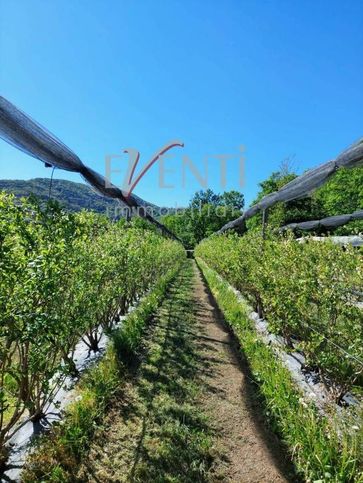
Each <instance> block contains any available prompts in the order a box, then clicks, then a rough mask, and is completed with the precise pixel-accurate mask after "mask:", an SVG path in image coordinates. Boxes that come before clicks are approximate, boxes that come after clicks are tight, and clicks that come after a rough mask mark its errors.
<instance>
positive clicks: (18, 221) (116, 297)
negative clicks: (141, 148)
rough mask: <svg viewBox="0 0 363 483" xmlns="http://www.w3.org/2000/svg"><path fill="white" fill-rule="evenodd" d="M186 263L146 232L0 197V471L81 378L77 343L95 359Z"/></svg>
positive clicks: (174, 246) (170, 245) (179, 251)
mask: <svg viewBox="0 0 363 483" xmlns="http://www.w3.org/2000/svg"><path fill="white" fill-rule="evenodd" d="M184 256H185V255H184V250H183V248H182V247H181V245H180V244H178V243H176V242H173V241H171V240H167V239H165V238H162V237H161V236H159V235H158V234H156V233H155V232H153V231H151V230H149V229H147V228H145V227H143V226H137V224H136V225H135V224H134V225H132V224H131V225H130V224H127V223H125V222H123V221H121V222H119V223H111V222H109V221H108V220H107V219H106V218H103V217H100V216H98V215H96V214H92V213H87V212H83V213H78V214H71V213H65V212H64V211H62V210H61V209H60V208H59V207H57V206H56V205H52V204H48V206H47V207H45V208H44V207H42V208H41V207H40V206H39V205H38V204H37V203H36V202H35V201H34V200H33V201H32V200H31V201H25V200H24V201H22V202H19V201H15V200H14V198H12V197H10V196H8V195H5V194H1V193H0V463H1V454H3V456H5V446H4V445H5V443H6V442H7V441H8V440H9V439H10V438H11V437H12V435H13V434H14V432H15V431H17V430H18V428H19V426H20V421H22V422H25V421H26V420H29V419H30V420H33V421H35V420H37V419H39V418H41V417H42V416H43V412H44V408H45V407H46V405H47V403H48V402H49V401H50V400H51V399H52V397H53V395H54V393H55V392H56V390H57V388H58V387H59V386H60V384H62V381H63V380H64V378H65V377H66V376H67V375H69V374H71V375H75V373H76V366H75V363H74V360H73V356H74V351H75V347H76V344H77V343H78V342H79V340H80V339H82V340H83V341H84V342H85V343H86V344H87V345H88V347H89V349H90V350H94V351H96V350H97V349H98V343H99V341H100V337H101V334H102V332H103V331H109V330H112V328H113V325H114V323H115V321H117V320H119V317H120V315H123V314H125V313H126V312H127V310H128V308H129V307H130V305H131V304H133V303H135V301H137V300H138V299H139V298H140V297H141V296H142V295H143V294H145V292H147V291H148V290H149V289H150V288H151V287H152V286H153V285H154V284H155V283H156V282H157V281H158V280H159V279H160V278H161V277H162V276H164V275H165V274H166V273H167V272H168V271H170V270H171V269H173V270H174V269H175V268H176V267H177V266H178V264H180V262H181V260H182V259H183V258H184Z"/></svg>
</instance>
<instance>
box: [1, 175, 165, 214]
mask: <svg viewBox="0 0 363 483" xmlns="http://www.w3.org/2000/svg"><path fill="white" fill-rule="evenodd" d="M50 187H51V193H50V198H51V199H53V200H56V201H58V202H59V203H60V204H61V205H62V206H63V208H64V209H66V210H67V211H72V212H77V211H81V210H91V211H95V212H96V213H100V214H104V215H107V216H109V217H110V218H119V217H120V216H122V214H121V213H122V208H123V207H125V206H126V205H125V204H124V203H122V202H120V201H118V200H114V199H112V198H107V197H106V196H103V195H101V194H98V193H97V192H96V191H95V190H94V189H93V188H91V187H90V186H88V185H86V184H84V183H76V182H74V181H68V180H65V179H53V181H52V185H51V181H50V179H48V178H33V179H30V180H19V179H0V191H6V192H7V193H12V194H14V195H15V196H16V197H18V198H20V197H28V196H30V195H31V194H34V195H35V196H37V197H38V198H39V199H41V200H42V201H47V200H48V199H49V191H50ZM133 196H134V197H135V198H136V200H137V201H138V203H139V204H140V205H141V206H148V207H151V209H153V210H154V211H155V213H154V215H155V216H160V214H161V213H162V210H163V208H161V207H159V206H157V205H155V204H153V203H149V202H147V201H144V200H142V199H141V198H140V197H138V196H137V195H133Z"/></svg>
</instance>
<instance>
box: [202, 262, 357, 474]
mask: <svg viewBox="0 0 363 483" xmlns="http://www.w3.org/2000/svg"><path fill="white" fill-rule="evenodd" d="M198 265H199V267H200V268H201V269H202V272H203V274H204V276H205V278H206V280H207V282H208V285H209V287H210V289H211V291H212V293H213V295H214V297H215V299H216V301H217V303H218V305H219V307H220V309H221V310H222V312H223V314H224V316H225V319H226V321H227V322H228V323H229V324H230V326H231V328H232V329H233V331H234V333H235V335H236V337H237V339H238V340H239V343H240V345H241V350H242V352H243V356H244V357H245V358H246V359H247V361H248V363H249V366H250V369H251V373H252V374H253V377H254V379H255V382H256V384H257V385H258V387H259V392H260V395H261V400H262V401H263V403H264V404H263V405H264V408H265V414H266V416H267V419H268V420H269V422H270V424H271V426H272V427H273V429H274V430H275V431H276V432H277V433H278V434H279V435H280V436H281V438H282V439H283V441H284V443H286V445H287V447H288V448H290V452H291V454H292V457H293V461H294V464H295V466H296V468H297V470H298V471H299V473H300V474H301V475H302V477H303V478H304V479H305V481H307V482H315V483H318V482H336V483H338V482H339V483H344V482H362V481H363V472H362V466H361V465H362V452H361V450H362V446H361V445H362V437H361V436H362V435H361V434H360V435H359V434H357V431H355V430H354V429H353V430H352V429H350V430H347V431H344V432H343V434H342V435H341V437H339V436H338V434H337V430H336V426H335V425H334V424H333V423H331V422H329V421H328V420H327V419H326V418H324V417H321V416H320V415H319V414H318V413H317V410H316V408H315V407H314V405H313V404H312V403H310V402H308V401H304V399H303V398H302V395H301V394H300V392H299V391H298V390H297V389H296V387H295V386H294V384H293V382H292V380H291V377H290V374H289V372H288V370H287V369H286V368H285V367H284V366H283V365H282V364H281V363H280V362H279V361H278V359H277V358H276V356H275V355H274V353H273V351H272V350H271V349H270V347H268V346H266V345H265V344H264V343H263V342H262V341H261V339H260V338H259V336H258V335H257V333H256V331H255V328H254V327H253V324H252V323H251V321H250V320H249V318H248V313H249V310H248V307H247V305H246V304H244V303H242V302H241V301H240V300H238V299H237V297H236V295H235V293H234V292H233V291H232V290H230V288H229V286H228V284H227V283H226V282H224V281H222V280H221V279H220V278H219V277H218V275H217V274H216V272H214V271H213V270H211V269H209V268H208V267H207V265H206V264H205V263H204V262H203V261H202V260H198ZM350 424H351V426H354V423H353V422H350ZM357 427H358V426H357Z"/></svg>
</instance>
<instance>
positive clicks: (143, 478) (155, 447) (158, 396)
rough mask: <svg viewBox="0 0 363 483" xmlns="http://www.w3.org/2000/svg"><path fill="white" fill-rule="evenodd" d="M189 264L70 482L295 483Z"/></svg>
mask: <svg viewBox="0 0 363 483" xmlns="http://www.w3.org/2000/svg"><path fill="white" fill-rule="evenodd" d="M239 352H240V351H238V349H237V348H236V347H235V342H234V339H233V337H232V336H231V334H230V333H229V331H228V329H227V328H226V325H225V323H224V320H223V317H222V316H221V314H220V312H219V310H218V308H217V307H216V305H215V303H214V300H213V298H212V296H211V293H210V291H209V289H208V287H207V286H206V284H205V282H204V280H203V278H202V275H201V273H200V271H199V269H198V268H197V266H196V264H195V262H191V261H188V264H187V265H186V267H185V270H183V271H182V273H181V274H180V275H179V277H178V279H177V280H176V281H175V283H174V284H173V285H172V287H171V288H170V290H169V295H168V297H167V298H166V300H165V302H164V303H163V305H162V307H161V308H160V310H159V311H158V314H157V315H156V317H155V319H154V321H153V323H152V324H151V325H150V327H149V330H148V334H146V337H145V347H144V348H143V355H142V357H141V358H140V360H139V363H138V366H137V369H136V370H134V371H133V372H132V374H130V375H129V376H128V378H127V380H126V382H122V384H123V387H124V390H123V395H122V397H121V398H120V399H119V400H118V401H117V402H116V403H115V405H114V407H113V408H112V410H111V411H110V414H109V415H108V417H107V418H106V421H105V424H104V426H103V427H102V428H100V429H99V430H98V432H97V434H96V437H95V439H94V441H93V443H92V447H91V450H90V452H89V455H88V457H87V458H86V460H85V461H84V463H83V465H82V467H81V469H80V471H79V473H78V478H77V479H78V481H88V482H96V483H97V482H102V483H106V482H160V483H161V482H190V483H192V482H217V481H226V482H238V483H240V482H241V483H242V482H243V483H244V482H246V483H247V482H250V483H259V482H266V483H267V482H268V483H272V482H287V481H294V479H293V477H289V474H291V468H290V465H289V464H288V462H287V460H285V458H284V452H283V450H282V448H281V446H280V443H279V441H278V440H277V438H276V437H275V436H274V435H272V434H270V433H269V432H268V431H267V429H266V428H265V426H264V422H263V419H262V414H261V408H260V403H259V400H258V396H257V393H256V388H255V387H254V385H253V383H252V382H251V380H250V378H249V374H248V369H247V367H244V363H243V361H241V360H240V357H239Z"/></svg>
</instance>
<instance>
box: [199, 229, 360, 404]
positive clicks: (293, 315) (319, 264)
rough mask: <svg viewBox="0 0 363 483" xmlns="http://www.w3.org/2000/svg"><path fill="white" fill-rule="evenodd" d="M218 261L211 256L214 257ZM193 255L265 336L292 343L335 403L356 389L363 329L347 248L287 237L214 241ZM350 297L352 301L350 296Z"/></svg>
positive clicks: (353, 261) (353, 262)
mask: <svg viewBox="0 0 363 483" xmlns="http://www.w3.org/2000/svg"><path fill="white" fill-rule="evenodd" d="M216 254H218V256H216ZM196 255H197V256H199V257H201V258H202V259H203V260H204V261H205V262H206V263H207V264H208V266H210V267H211V268H213V269H215V270H216V271H217V272H218V273H219V274H220V275H222V276H223V277H224V278H225V279H226V280H227V281H228V282H229V283H230V284H231V285H233V286H234V287H235V288H237V289H238V290H240V291H241V292H242V293H244V294H245V295H246V296H247V298H249V300H250V302H251V303H252V304H253V305H254V308H255V310H257V311H258V312H259V314H260V316H264V317H266V319H267V320H268V322H269V327H270V329H271V330H272V331H273V332H274V333H276V334H280V335H282V336H283V337H284V338H285V339H286V342H287V344H288V345H290V346H292V343H293V342H294V343H296V341H297V343H298V347H299V348H300V349H301V350H302V351H303V353H304V354H305V356H306V359H307V364H308V365H309V366H310V368H313V369H315V370H317V371H319V372H320V375H321V378H322V380H323V381H324V382H325V383H326V385H327V387H329V389H330V390H331V391H332V393H333V395H334V397H335V398H336V400H337V401H339V400H340V399H341V397H342V396H343V395H344V394H345V393H346V392H347V390H351V389H352V388H354V390H357V391H360V390H361V388H362V382H363V377H362V374H363V363H362V361H363V324H362V321H363V319H362V310H361V309H360V308H359V307H358V306H357V301H358V300H357V297H358V296H359V291H362V287H363V265H362V257H361V254H360V253H359V252H358V251H355V250H354V249H353V248H351V247H347V248H345V249H342V248H341V247H339V246H337V245H334V244H332V243H329V242H326V243H320V242H314V241H311V240H308V241H306V242H305V243H299V242H297V241H296V240H294V239H293V238H292V237H290V236H286V237H278V238H277V237H273V236H268V237H267V238H266V239H262V238H261V236H260V235H259V234H257V233H253V232H251V233H248V234H247V235H246V236H244V237H238V236H236V235H229V236H215V237H212V238H210V239H208V240H205V241H203V242H202V243H201V244H200V245H199V246H198V247H197V248H196ZM357 294H358V295H357Z"/></svg>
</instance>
